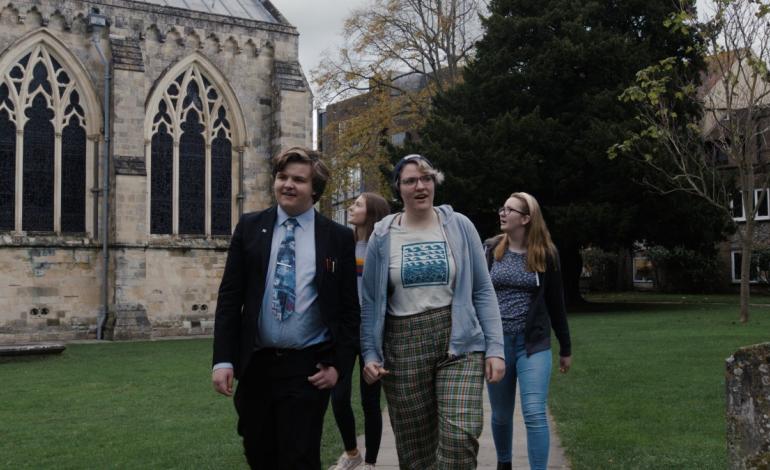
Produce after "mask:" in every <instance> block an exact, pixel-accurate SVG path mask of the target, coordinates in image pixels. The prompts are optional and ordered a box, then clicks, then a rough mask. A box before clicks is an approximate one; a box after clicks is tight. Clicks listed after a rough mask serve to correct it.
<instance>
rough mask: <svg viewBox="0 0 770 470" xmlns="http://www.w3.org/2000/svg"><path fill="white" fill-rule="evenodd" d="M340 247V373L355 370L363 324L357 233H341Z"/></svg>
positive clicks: (338, 357) (336, 363)
mask: <svg viewBox="0 0 770 470" xmlns="http://www.w3.org/2000/svg"><path fill="white" fill-rule="evenodd" d="M337 235H339V236H340V237H339V239H338V240H339V241H338V243H339V244H340V259H339V262H340V274H339V283H338V286H337V287H338V289H339V299H340V301H339V312H338V315H339V330H338V333H337V334H338V338H337V344H336V351H335V358H334V359H335V365H336V366H338V367H337V370H338V372H344V371H351V370H353V363H354V362H355V356H356V351H357V349H358V331H359V325H360V322H361V308H360V306H359V304H358V282H357V280H356V243H355V241H354V239H353V232H352V231H351V230H350V229H347V228H346V229H343V231H342V233H338V234H337Z"/></svg>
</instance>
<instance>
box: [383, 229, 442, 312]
mask: <svg viewBox="0 0 770 470" xmlns="http://www.w3.org/2000/svg"><path fill="white" fill-rule="evenodd" d="M455 271H456V270H455V265H454V258H453V257H452V253H451V251H450V250H449V245H448V244H447V242H446V238H445V237H444V232H443V231H442V230H441V226H439V225H438V224H436V226H435V227H433V228H430V229H427V230H406V229H404V228H403V226H400V225H397V224H393V225H392V226H391V227H390V264H389V274H390V276H389V278H390V279H389V283H390V289H391V290H392V294H391V296H390V300H389V301H388V313H389V314H391V315H396V316H407V315H414V314H417V313H421V312H424V311H426V310H430V309H432V308H438V307H444V306H447V305H449V304H451V303H452V286H453V285H454V277H455Z"/></svg>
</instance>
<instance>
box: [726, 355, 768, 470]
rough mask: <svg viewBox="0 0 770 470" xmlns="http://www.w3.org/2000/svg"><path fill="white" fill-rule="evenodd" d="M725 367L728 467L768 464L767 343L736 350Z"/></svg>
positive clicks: (763, 466) (754, 466)
mask: <svg viewBox="0 0 770 470" xmlns="http://www.w3.org/2000/svg"><path fill="white" fill-rule="evenodd" d="M726 367H727V370H726V374H725V377H726V383H725V385H726V392H727V393H726V395H727V451H728V464H729V468H731V469H736V470H737V469H741V470H743V469H767V468H770V343H763V344H757V345H754V346H748V347H745V348H742V349H740V350H738V351H737V352H736V353H735V354H733V355H732V356H730V357H729V358H728V359H727V361H726Z"/></svg>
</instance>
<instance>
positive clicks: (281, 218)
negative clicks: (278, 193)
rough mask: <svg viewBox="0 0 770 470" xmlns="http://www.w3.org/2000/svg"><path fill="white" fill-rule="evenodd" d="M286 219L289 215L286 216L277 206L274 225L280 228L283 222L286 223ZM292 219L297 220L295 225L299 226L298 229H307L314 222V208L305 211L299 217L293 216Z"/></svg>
mask: <svg viewBox="0 0 770 470" xmlns="http://www.w3.org/2000/svg"><path fill="white" fill-rule="evenodd" d="M288 218H289V214H287V213H286V211H284V210H283V208H282V207H281V206H278V218H277V219H276V221H275V223H276V224H278V226H281V225H283V223H284V222H286V219H288ZM294 218H295V219H297V225H299V227H300V228H306V227H309V226H310V224H311V223H312V222H313V220H315V208H313V207H311V208H310V209H308V210H306V211H305V212H303V213H301V214H300V215H297V216H295V217H294Z"/></svg>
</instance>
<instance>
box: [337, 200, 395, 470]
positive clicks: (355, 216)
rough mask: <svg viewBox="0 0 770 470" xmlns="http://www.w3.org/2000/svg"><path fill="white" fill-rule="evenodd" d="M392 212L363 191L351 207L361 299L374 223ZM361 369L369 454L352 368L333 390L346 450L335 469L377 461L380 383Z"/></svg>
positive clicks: (367, 467) (367, 466) (367, 468)
mask: <svg viewBox="0 0 770 470" xmlns="http://www.w3.org/2000/svg"><path fill="white" fill-rule="evenodd" d="M389 213H390V205H388V202H387V201H386V200H385V199H384V198H383V197H382V196H380V195H379V194H375V193H362V194H361V195H360V196H358V198H357V199H356V200H355V202H353V204H352V205H351V206H350V207H349V208H348V223H349V224H350V225H352V226H353V228H354V235H355V240H356V270H357V272H358V300H359V302H360V300H361V275H362V274H363V270H364V258H365V256H366V244H367V241H368V240H369V236H370V235H371V234H372V231H373V230H374V224H375V223H376V222H379V220H380V219H382V218H383V217H385V216H386V215H388V214H389ZM359 365H360V368H361V376H360V387H361V407H362V408H363V410H364V438H365V442H364V445H365V446H366V456H365V457H364V456H362V455H361V452H359V451H358V443H357V441H356V422H355V418H354V416H353V407H352V405H351V400H350V395H351V389H352V376H353V373H352V371H348V373H345V374H342V376H341V377H340V380H339V381H338V382H337V385H336V386H335V387H334V389H332V410H333V411H334V419H335V420H336V421H337V427H338V428H339V430H340V434H341V435H342V442H343V444H344V445H345V452H343V454H342V455H341V456H340V458H339V460H337V465H336V466H335V467H333V468H334V470H349V469H353V468H357V467H358V466H360V465H361V464H363V465H364V470H371V469H373V468H374V465H375V464H376V463H377V454H378V453H379V450H380V440H381V439H382V410H380V388H381V387H380V382H375V383H373V384H367V383H366V381H365V380H364V376H363V359H360V358H359Z"/></svg>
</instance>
